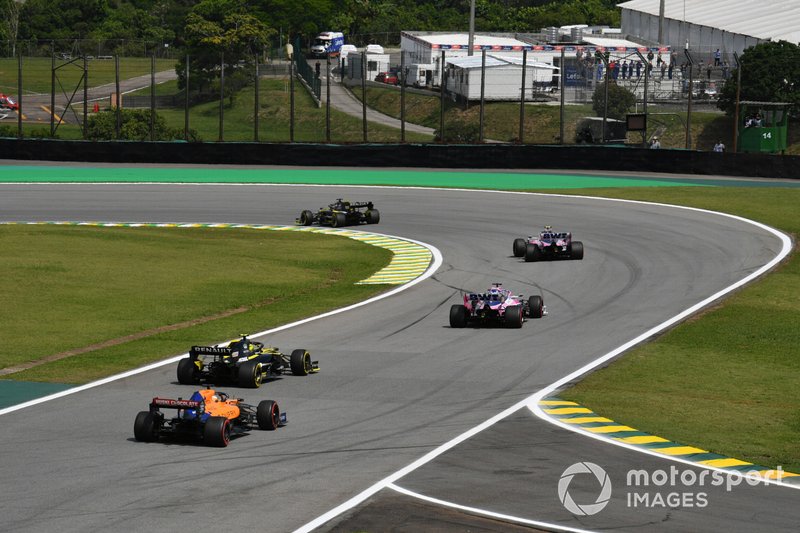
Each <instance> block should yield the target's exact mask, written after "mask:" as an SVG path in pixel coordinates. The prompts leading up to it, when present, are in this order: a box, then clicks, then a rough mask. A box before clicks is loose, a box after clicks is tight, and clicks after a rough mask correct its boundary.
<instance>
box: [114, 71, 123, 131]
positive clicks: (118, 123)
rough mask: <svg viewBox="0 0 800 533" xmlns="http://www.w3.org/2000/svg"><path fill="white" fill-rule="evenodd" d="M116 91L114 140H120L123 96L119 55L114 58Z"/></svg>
mask: <svg viewBox="0 0 800 533" xmlns="http://www.w3.org/2000/svg"><path fill="white" fill-rule="evenodd" d="M114 90H115V91H116V92H117V108H116V109H115V110H114V138H115V139H117V140H119V135H120V130H121V129H122V95H121V94H119V55H115V56H114Z"/></svg>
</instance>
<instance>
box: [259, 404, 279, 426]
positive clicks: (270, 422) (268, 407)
mask: <svg viewBox="0 0 800 533" xmlns="http://www.w3.org/2000/svg"><path fill="white" fill-rule="evenodd" d="M256 421H257V422H258V429H267V430H270V431H272V430H274V429H278V426H280V425H281V410H280V408H279V407H278V404H277V403H276V402H275V401H273V400H262V401H260V402H258V408H257V409H256Z"/></svg>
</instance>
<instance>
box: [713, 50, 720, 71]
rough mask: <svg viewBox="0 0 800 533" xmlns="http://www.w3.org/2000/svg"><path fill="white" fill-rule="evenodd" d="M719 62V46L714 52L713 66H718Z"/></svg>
mask: <svg viewBox="0 0 800 533" xmlns="http://www.w3.org/2000/svg"><path fill="white" fill-rule="evenodd" d="M721 64H722V52H720V51H719V48H717V51H716V52H714V66H715V67H718V66H720V65H721Z"/></svg>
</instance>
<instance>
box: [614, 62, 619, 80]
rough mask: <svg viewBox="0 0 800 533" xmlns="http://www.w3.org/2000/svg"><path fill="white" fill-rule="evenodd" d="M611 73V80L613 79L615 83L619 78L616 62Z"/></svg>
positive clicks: (617, 63)
mask: <svg viewBox="0 0 800 533" xmlns="http://www.w3.org/2000/svg"><path fill="white" fill-rule="evenodd" d="M613 72H614V78H613V79H614V81H617V78H618V77H619V62H616V61H615V62H614V70H613Z"/></svg>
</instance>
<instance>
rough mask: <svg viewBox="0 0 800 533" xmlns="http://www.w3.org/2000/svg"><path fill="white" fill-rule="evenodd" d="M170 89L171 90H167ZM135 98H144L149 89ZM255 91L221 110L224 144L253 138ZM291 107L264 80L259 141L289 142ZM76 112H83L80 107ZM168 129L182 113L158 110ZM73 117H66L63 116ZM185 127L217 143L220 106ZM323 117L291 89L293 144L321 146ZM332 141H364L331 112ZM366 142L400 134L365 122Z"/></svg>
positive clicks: (280, 84) (179, 124) (68, 128)
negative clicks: (292, 98)
mask: <svg viewBox="0 0 800 533" xmlns="http://www.w3.org/2000/svg"><path fill="white" fill-rule="evenodd" d="M163 85H165V86H166V87H164V88H161V89H159V90H158V92H159V94H174V93H177V92H178V88H177V82H167V83H165V84H163ZM169 87H172V88H173V89H174V90H173V91H171V92H170V91H169ZM139 94H143V95H149V94H150V89H149V88H148V89H143V90H142V91H140V92H139ZM254 94H255V91H254V87H246V88H245V89H243V90H241V91H239V92H238V93H236V94H235V95H234V96H233V98H226V99H225V102H224V106H223V119H224V128H223V139H224V140H225V141H240V142H250V141H253V138H254V136H255V119H254V117H255V113H254V107H255V106H254V103H255V102H254ZM290 109H291V103H290V94H289V88H288V81H287V80H284V79H278V78H264V79H262V80H261V83H260V88H259V112H258V116H259V130H258V137H259V141H265V142H288V141H289V139H290V137H291V134H290V120H291V113H290ZM75 112H76V113H78V115H81V114H82V113H83V111H82V108H81V107H80V106H77V107H76V111H75ZM157 112H158V114H159V115H161V116H163V117H164V119H165V120H166V121H167V124H168V125H169V127H171V128H175V129H178V130H180V131H183V128H184V122H185V115H184V110H183V108H161V109H158V110H157ZM67 117H68V118H72V115H71V114H67ZM189 127H190V128H191V129H192V130H194V131H195V132H197V136H198V140H201V141H216V140H217V139H218V138H219V101H218V100H217V101H213V102H205V103H202V104H197V105H195V106H192V107H191V108H190V109H189ZM326 127H327V126H326V115H325V108H324V107H317V105H316V104H315V103H314V101H313V100H312V99H311V96H310V95H309V94H308V92H307V91H306V90H305V89H304V88H303V87H302V86H301V85H300V84H299V83H296V84H295V112H294V140H295V142H315V143H324V142H325V141H326V133H325V131H326ZM330 129H331V142H334V143H361V142H363V140H364V133H363V127H362V122H361V119H360V118H357V117H353V116H350V115H348V114H346V113H343V112H341V111H338V110H337V109H334V108H333V107H332V108H331V116H330ZM58 135H59V137H60V138H62V139H79V138H81V135H82V133H81V131H80V128H79V127H78V126H75V125H62V126H60V127H59V128H58ZM367 138H368V140H369V142H392V143H394V142H400V130H399V129H396V128H392V127H389V126H384V125H382V124H377V123H374V122H370V123H369V124H368V126H367ZM406 140H407V141H408V142H430V141H431V140H432V136H430V135H426V134H421V133H414V132H406Z"/></svg>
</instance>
